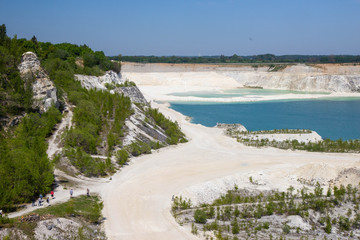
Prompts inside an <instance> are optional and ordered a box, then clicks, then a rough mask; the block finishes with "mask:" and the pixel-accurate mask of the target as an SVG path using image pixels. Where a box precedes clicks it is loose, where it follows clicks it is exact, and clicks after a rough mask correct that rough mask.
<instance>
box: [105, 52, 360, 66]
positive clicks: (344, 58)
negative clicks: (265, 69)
mask: <svg viewBox="0 0 360 240" xmlns="http://www.w3.org/2000/svg"><path fill="white" fill-rule="evenodd" d="M109 59H112V60H117V61H124V62H139V63H309V64H316V63H360V55H281V56H276V55H274V54H260V55H252V56H239V55H237V54H234V55H232V56H224V55H218V56H121V55H119V56H111V57H109Z"/></svg>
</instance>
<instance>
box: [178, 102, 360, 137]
mask: <svg viewBox="0 0 360 240" xmlns="http://www.w3.org/2000/svg"><path fill="white" fill-rule="evenodd" d="M221 97H223V96H221ZM171 108H172V109H174V110H176V111H178V112H181V113H182V114H184V115H186V116H189V117H191V118H192V122H193V123H199V124H202V125H204V126H208V127H213V126H215V125H216V123H241V124H243V125H244V126H245V127H246V128H247V129H248V130H249V131H255V130H271V129H286V128H287V129H312V130H314V131H316V132H317V133H319V134H320V135H321V136H322V138H323V139H325V138H330V139H332V140H337V139H339V138H342V139H343V140H348V139H360V98H336V99H321V100H281V101H261V102H242V103H199V102H191V103H189V102H186V103H174V102H173V103H171Z"/></svg>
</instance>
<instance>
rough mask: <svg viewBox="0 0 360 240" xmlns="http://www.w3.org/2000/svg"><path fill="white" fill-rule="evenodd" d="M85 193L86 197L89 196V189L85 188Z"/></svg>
mask: <svg viewBox="0 0 360 240" xmlns="http://www.w3.org/2000/svg"><path fill="white" fill-rule="evenodd" d="M86 195H87V196H88V197H90V189H88V188H87V189H86Z"/></svg>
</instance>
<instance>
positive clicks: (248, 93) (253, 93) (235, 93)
mask: <svg viewBox="0 0 360 240" xmlns="http://www.w3.org/2000/svg"><path fill="white" fill-rule="evenodd" d="M283 94H324V95H327V94H329V93H325V92H301V91H289V90H272V89H256V88H238V89H230V90H224V91H220V92H215V91H203V92H196V91H193V92H178V93H171V94H169V95H172V96H179V97H201V98H231V97H247V98H256V97H260V96H264V95H266V96H272V95H283Z"/></svg>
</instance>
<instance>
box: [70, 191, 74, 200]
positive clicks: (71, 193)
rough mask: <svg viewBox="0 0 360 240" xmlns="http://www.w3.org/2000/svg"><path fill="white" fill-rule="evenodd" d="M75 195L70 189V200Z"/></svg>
mask: <svg viewBox="0 0 360 240" xmlns="http://www.w3.org/2000/svg"><path fill="white" fill-rule="evenodd" d="M73 193H74V190H73V189H70V198H72V195H73Z"/></svg>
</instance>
